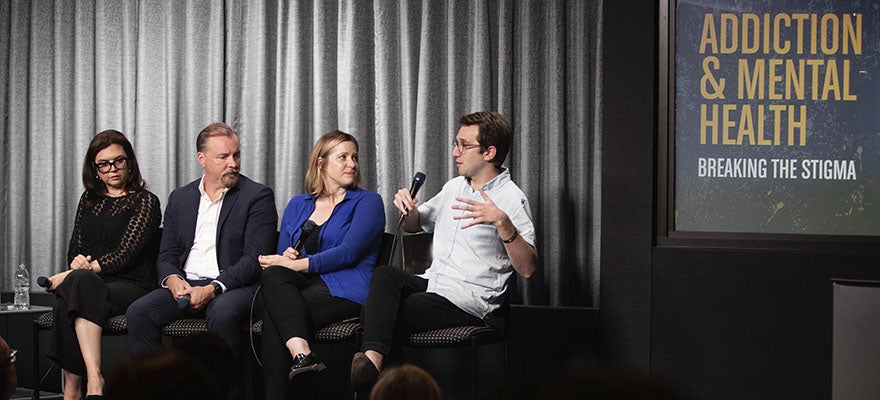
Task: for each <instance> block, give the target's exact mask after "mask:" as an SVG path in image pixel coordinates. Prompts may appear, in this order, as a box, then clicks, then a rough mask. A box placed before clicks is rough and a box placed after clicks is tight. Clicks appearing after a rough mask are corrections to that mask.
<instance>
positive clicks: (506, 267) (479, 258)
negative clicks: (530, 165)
mask: <svg viewBox="0 0 880 400" xmlns="http://www.w3.org/2000/svg"><path fill="white" fill-rule="evenodd" d="M482 189H483V191H484V192H486V195H488V196H489V198H490V199H492V201H493V202H495V205H496V206H498V208H499V209H501V210H502V211H504V212H505V213H507V216H508V217H509V218H510V221H511V222H513V225H514V226H516V230H517V231H518V232H519V234H520V236H522V237H523V239H525V241H526V242H527V243H528V244H529V245H531V246H534V245H535V227H534V225H533V224H532V214H531V210H530V209H529V201H528V199H526V196H525V194H523V192H522V190H520V188H519V187H518V186H517V185H516V184H515V183H513V181H512V180H511V178H510V171H509V170H507V169H505V170H504V171H502V172H501V174H499V175H498V176H496V177H495V178H494V179H492V180H491V181H489V182H487V183H486V184H485V185H483V187H482ZM456 197H462V198H469V199H472V200H475V201H479V202H484V201H485V200H484V199H483V196H482V195H481V194H480V192H479V191H478V190H477V191H475V190H473V189H471V186H470V184H469V183H468V181H467V179H465V178H464V177H462V176H459V177H457V178H454V179H452V180H450V181H449V182H446V184H445V185H443V189H442V190H441V191H440V193H438V194H437V195H436V196H434V197H433V198H431V200H428V201H427V202H426V203H424V204H422V205H421V206H419V221H420V223H421V225H422V229H423V230H424V231H425V232H433V233H434V239H433V244H432V246H433V253H434V259H433V262H432V263H431V267H430V268H428V269H427V270H426V271H425V273H424V274H422V275H421V276H422V277H423V278H427V279H428V292H430V293H437V294H439V295H441V296H443V297H445V298H447V299H448V300H449V301H451V302H452V303H453V304H455V305H456V306H458V307H459V308H461V309H462V310H464V311H466V312H468V313H469V314H471V315H474V316H477V317H479V318H483V317H485V316H486V315H487V314H489V313H490V312H492V311H493V310H495V309H496V308H498V307H499V306H500V302H501V301H500V298H501V296H502V295H503V294H504V291H505V290H506V289H507V287H506V283H507V278H508V277H510V275H511V274H512V273H513V271H514V270H513V267H512V266H511V264H510V257H508V255H507V250H506V249H505V248H504V243H503V242H502V241H501V238H500V237H499V236H498V231H497V229H495V227H494V226H492V225H482V224H480V225H474V226H471V227H469V228H466V229H461V226H462V225H464V224H467V223H469V222H470V221H471V220H469V219H462V220H455V219H452V217H453V216H454V215H459V214H463V213H465V212H466V211H462V210H453V209H452V205H453V204H455V203H456V201H455V198H456ZM461 204H464V203H461Z"/></svg>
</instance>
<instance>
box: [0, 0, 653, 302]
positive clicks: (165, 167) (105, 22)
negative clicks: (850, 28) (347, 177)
mask: <svg viewBox="0 0 880 400" xmlns="http://www.w3.org/2000/svg"><path fill="white" fill-rule="evenodd" d="M600 7H601V2H600V1H582V0H571V1H563V0H559V1H529V0H522V1H518V0H509V1H504V0H499V1H480V0H474V1H451V0H450V1H393V0H392V1H382V0H374V1H364V0H333V1H294V0H276V1H245V0H225V1H223V0H215V1H212V0H193V1H172V0H167V1H165V0H141V1H110V0H108V1H60V0H33V1H32V0H0V137H2V141H3V143H2V144H3V146H2V150H0V163H2V167H3V179H2V180H0V187H2V197H0V243H2V246H3V247H2V256H0V260H2V261H0V262H2V263H3V264H2V267H3V269H4V273H3V274H0V284H2V289H3V290H4V291H9V290H11V286H12V284H11V278H12V273H13V268H14V266H15V265H17V264H18V263H21V262H24V263H27V265H28V266H29V267H30V269H31V274H32V281H35V280H36V279H35V278H36V277H37V276H39V275H49V274H52V273H55V272H59V271H61V270H63V269H65V268H66V252H67V243H68V241H69V239H70V234H71V230H72V225H73V219H74V213H75V209H76V203H77V200H78V198H79V195H80V194H81V192H82V190H83V189H82V183H81V179H80V174H81V166H82V161H83V160H82V157H83V155H84V153H85V150H86V148H87V145H88V142H89V141H90V139H91V137H92V136H93V135H95V134H96V133H97V132H100V131H102V130H105V129H117V130H119V131H121V132H123V133H124V134H126V136H128V137H129V139H130V140H131V141H132V143H133V145H134V148H135V152H136V153H137V156H138V158H139V162H140V165H141V168H142V173H143V175H144V178H145V180H146V181H147V184H148V188H149V189H150V190H151V191H152V192H154V193H156V195H158V196H159V198H160V199H162V205H163V209H164V205H165V200H166V199H167V196H168V194H169V193H170V192H171V190H173V189H174V188H176V187H178V186H181V185H183V184H185V183H187V182H189V181H191V180H194V179H197V178H199V177H200V176H201V168H200V166H199V165H198V163H197V162H196V159H195V136H196V134H197V133H198V132H199V130H201V128H203V127H204V126H205V125H207V124H208V123H210V122H213V121H226V122H227V123H229V124H230V125H232V126H233V127H234V128H235V129H236V130H237V131H238V132H239V134H240V137H241V142H242V160H243V161H242V164H243V165H242V171H243V173H244V174H246V175H248V176H250V177H251V178H253V179H255V180H257V181H259V182H263V183H265V184H267V185H269V186H270V187H272V188H274V190H275V196H276V203H277V206H278V210H279V213H280V212H282V211H283V209H284V206H285V205H286V204H287V200H289V199H290V197H291V196H293V195H295V194H298V193H301V192H302V191H303V189H302V183H303V178H304V175H305V166H306V163H307V160H308V155H309V152H310V150H311V147H312V145H313V143H314V141H315V139H316V138H317V137H318V136H320V135H321V134H323V133H324V132H327V131H329V130H332V129H336V128H338V129H341V130H343V131H345V132H349V133H352V134H353V135H355V136H356V137H357V138H358V140H359V141H360V159H361V169H362V173H363V175H364V179H365V182H364V186H365V187H366V188H368V189H371V190H375V191H377V192H379V194H381V195H382V197H383V198H384V199H385V200H386V203H387V204H388V207H387V210H386V212H387V214H388V225H387V226H388V229H387V230H388V231H391V230H392V229H393V227H394V224H395V222H396V216H395V215H396V212H395V211H394V210H393V208H392V206H391V205H390V202H389V200H390V199H391V197H392V196H393V193H394V192H395V191H396V189H397V188H399V187H408V186H409V184H410V180H411V177H412V175H413V174H414V173H415V172H416V171H424V172H425V173H426V174H427V176H428V179H427V182H426V184H425V186H424V187H423V189H422V192H421V197H422V198H425V199H426V198H428V196H432V195H434V194H435V193H437V191H438V190H439V189H440V187H441V186H442V185H443V183H444V182H446V181H447V180H449V179H451V178H453V177H454V176H455V175H456V170H455V165H454V162H453V160H452V157H451V148H452V140H453V139H454V137H455V133H456V131H457V129H458V117H459V116H461V115H462V114H466V113H469V112H473V111H478V110H497V111H499V112H501V113H502V114H504V115H505V116H507V117H508V118H509V119H510V120H511V122H512V124H513V127H514V131H515V142H514V147H513V150H512V152H511V154H510V155H509V156H508V159H507V163H506V165H507V166H509V167H510V168H511V171H512V174H513V177H514V180H515V181H516V182H517V183H518V184H519V185H520V187H522V189H523V190H524V191H525V192H526V194H527V196H528V197H529V200H530V202H531V206H532V214H533V217H534V220H535V224H536V228H537V231H538V241H537V245H538V253H539V257H540V270H539V271H538V273H537V274H536V275H535V276H534V277H533V278H532V279H529V280H522V279H520V281H519V282H518V285H517V296H516V300H517V301H521V302H523V303H526V304H545V305H572V306H598V298H599V293H598V284H599V265H598V260H599V254H598V245H597V244H598V243H599V239H600V238H599V235H600V234H601V231H600V221H599V220H598V216H599V214H598V212H597V210H598V209H599V204H598V199H599V191H600V190H601V188H599V187H598V182H599V181H600V180H599V176H600V165H599V164H598V162H599V159H600V158H599V157H598V155H599V151H600V147H601V143H599V141H598V137H599V135H597V131H596V130H597V129H598V128H597V127H598V126H599V123H598V122H599V121H598V118H599V116H598V113H597V112H596V110H597V109H598V107H597V104H596V102H597V99H599V98H600V97H599V94H600V88H599V87H598V86H597V82H598V80H597V76H598V75H599V71H597V69H596V67H595V66H596V65H597V62H596V61H597V57H598V55H599V54H600V43H601V40H600V33H601V21H600V20H599V18H598V15H599V14H600ZM645 223H650V221H645ZM33 286H34V287H36V285H35V284H34V285H33Z"/></svg>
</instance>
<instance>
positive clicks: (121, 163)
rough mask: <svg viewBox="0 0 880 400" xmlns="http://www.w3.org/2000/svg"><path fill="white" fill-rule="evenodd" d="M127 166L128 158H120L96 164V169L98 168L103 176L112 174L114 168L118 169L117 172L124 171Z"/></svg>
mask: <svg viewBox="0 0 880 400" xmlns="http://www.w3.org/2000/svg"><path fill="white" fill-rule="evenodd" d="M126 165H128V157H119V158H117V159H115V160H113V161H101V162H99V163H95V167H96V168H98V171H99V172H101V173H102V174H106V173H108V172H110V171H111V170H112V169H113V168H116V169H117V170H120V169H123V168H125V166H126Z"/></svg>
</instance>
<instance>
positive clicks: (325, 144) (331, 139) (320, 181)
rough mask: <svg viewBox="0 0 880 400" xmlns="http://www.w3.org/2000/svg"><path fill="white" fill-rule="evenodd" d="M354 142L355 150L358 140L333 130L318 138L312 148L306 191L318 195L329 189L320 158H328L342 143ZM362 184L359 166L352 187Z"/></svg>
mask: <svg viewBox="0 0 880 400" xmlns="http://www.w3.org/2000/svg"><path fill="white" fill-rule="evenodd" d="M344 142H352V143H354V147H355V150H357V149H359V148H360V147H359V146H358V141H357V139H355V138H354V136H351V135H349V134H347V133H345V132H342V131H340V130H338V129H337V130H333V131H331V132H327V133H325V134H323V135H321V137H320V138H319V139H318V142H317V143H315V147H314V148H313V149H312V155H311V156H310V157H309V169H308V170H307V171H306V181H305V190H306V193H308V194H310V195H312V196H315V197H318V196H320V195H322V194H324V192H325V191H326V190H327V184H326V183H325V182H324V175H323V174H322V173H321V167H320V166H319V165H318V159H319V158H325V159H326V158H327V156H328V155H330V151H331V150H333V148H334V147H336V146H337V145H338V144H340V143H344ZM360 184H361V169H360V168H358V169H357V171H356V173H355V177H354V184H352V188H356V187H358V186H360Z"/></svg>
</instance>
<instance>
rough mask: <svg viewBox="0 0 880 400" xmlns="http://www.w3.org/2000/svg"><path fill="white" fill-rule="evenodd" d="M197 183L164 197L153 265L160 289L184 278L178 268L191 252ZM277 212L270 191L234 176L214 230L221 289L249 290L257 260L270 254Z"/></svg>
mask: <svg viewBox="0 0 880 400" xmlns="http://www.w3.org/2000/svg"><path fill="white" fill-rule="evenodd" d="M199 182H201V179H197V180H195V181H193V182H190V183H189V184H187V185H186V186H183V187H180V188H177V189H175V190H174V191H173V192H171V195H170V196H168V206H167V207H166V208H165V221H164V228H163V231H162V244H161V246H160V248H159V259H158V261H157V262H156V270H157V272H158V278H159V284H160V285H161V284H162V282H163V281H164V280H165V278H167V277H169V276H171V275H180V276H182V277H186V274H185V273H184V272H183V265H184V262H185V261H186V258H187V257H188V256H189V252H190V249H192V246H193V242H194V241H195V234H196V218H197V217H198V216H199V199H200V196H201V192H199ZM276 226H278V211H277V210H276V208H275V195H274V193H273V192H272V189H270V188H268V187H266V186H264V185H261V184H259V183H256V182H254V181H252V180H250V179H248V178H247V177H246V176H244V175H239V177H238V186H236V187H234V188H232V189H230V190H229V191H228V192H226V197H225V198H224V199H223V207H222V208H221V209H220V216H219V219H218V225H217V265H218V266H219V267H220V276H218V277H217V280H218V281H220V282H223V285H225V286H226V290H230V289H234V288H237V287H241V286H248V285H250V284H252V283H254V282H256V281H257V279H258V278H259V276H260V271H261V269H260V263H259V262H258V261H257V257H259V256H260V255H261V254H269V253H271V252H272V248H273V245H274V244H275V227H276Z"/></svg>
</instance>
